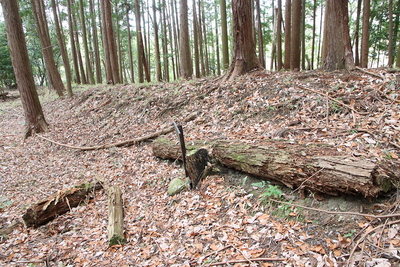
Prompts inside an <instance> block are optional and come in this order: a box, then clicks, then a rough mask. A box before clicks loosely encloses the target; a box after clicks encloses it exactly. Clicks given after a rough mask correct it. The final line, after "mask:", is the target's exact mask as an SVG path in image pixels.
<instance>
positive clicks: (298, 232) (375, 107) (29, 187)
mask: <svg viewBox="0 0 400 267" xmlns="http://www.w3.org/2000/svg"><path fill="white" fill-rule="evenodd" d="M370 71H371V72H373V73H375V74H376V75H377V76H373V75H370V74H366V73H364V72H360V71H356V72H352V73H347V72H330V73H325V72H304V73H302V72H297V73H293V72H279V73H270V72H267V71H257V72H253V73H251V74H249V75H246V76H243V77H240V78H239V79H237V80H236V81H234V82H227V83H223V84H219V83H218V82H219V81H218V80H217V79H215V78H209V79H201V80H194V81H188V82H184V81H180V82H175V83H169V84H154V85H142V86H137V85H116V86H111V85H102V86H96V87H77V88H75V90H76V94H75V96H74V97H73V98H70V99H68V98H64V99H53V100H52V99H51V98H52V94H49V93H48V92H47V91H46V90H44V91H42V92H41V94H42V102H43V103H44V104H43V106H44V112H45V115H46V119H47V121H48V122H49V124H50V131H49V132H47V133H45V134H43V136H45V137H46V138H50V139H52V140H55V141H57V142H59V143H64V144H68V145H74V146H82V147H84V146H95V145H102V144H108V143H113V142H118V141H124V140H129V139H134V138H137V137H141V136H145V135H147V134H149V133H152V132H155V131H158V130H161V129H163V128H165V127H169V126H171V124H172V123H173V122H174V121H175V122H181V121H183V120H184V118H185V117H186V116H187V115H189V114H191V113H193V112H196V113H197V116H196V118H195V119H194V120H193V121H191V122H188V123H184V124H183V127H184V130H185V135H186V141H187V142H190V140H196V139H210V140H211V139H243V140H249V141H251V140H259V139H270V138H278V139H287V140H293V142H299V143H326V144H330V145H334V146H335V147H336V148H337V149H338V151H342V152H343V153H348V154H353V155H354V156H360V155H363V156H368V157H374V158H375V159H376V160H377V161H386V162H387V163H388V166H390V167H391V168H393V166H398V165H396V164H398V157H399V155H400V139H399V136H400V135H399V132H400V123H399V121H400V96H399V92H400V91H399V89H398V88H397V86H398V85H397V80H396V78H395V75H396V73H390V72H389V71H387V70H384V69H382V70H370ZM379 76H381V78H379ZM13 94H16V92H12V95H13ZM22 114H23V112H22V108H21V106H20V104H19V99H11V100H7V101H5V102H4V101H3V102H0V136H1V138H0V154H1V161H0V229H1V228H2V229H3V230H4V229H5V228H6V227H8V226H10V225H11V224H12V223H13V222H16V221H19V220H21V217H22V215H23V214H24V210H25V209H26V207H27V206H28V205H30V204H31V203H34V202H35V201H38V200H40V199H43V198H45V197H46V196H49V195H51V194H52V193H55V192H57V190H60V189H63V188H67V187H71V186H74V185H77V184H80V183H82V182H84V181H94V180H96V179H98V178H99V177H102V178H103V179H105V180H106V181H107V182H108V183H109V184H110V185H113V184H115V185H118V186H120V187H121V189H122V191H123V198H124V207H125V229H126V238H127V240H128V243H127V244H125V245H122V246H115V247H112V248H108V247H107V237H106V235H107V229H106V228H107V196H106V194H105V192H104V191H100V192H98V193H97V194H96V195H95V197H94V199H93V200H92V201H91V202H90V203H88V204H86V205H82V206H79V207H78V208H73V209H72V210H71V212H69V213H67V214H65V215H62V216H60V217H58V218H57V219H55V220H54V221H52V222H50V223H48V224H47V225H45V226H42V227H40V228H38V229H31V228H26V227H25V226H24V225H22V224H18V225H17V226H16V228H15V229H14V230H13V232H12V233H11V234H8V235H3V236H0V242H1V248H0V266H3V265H4V266H15V265H16V266H27V265H29V264H31V265H33V266H117V265H119V266H201V265H207V264H213V263H216V262H226V261H233V262H232V265H235V264H236V265H235V266H250V265H251V266H317V263H318V262H320V264H321V265H318V266H342V265H343V264H344V263H346V262H347V260H348V259H349V257H350V256H351V258H352V260H353V261H355V266H361V265H362V264H367V263H368V262H369V263H368V264H371V265H369V266H374V264H376V263H378V262H380V263H382V264H387V265H382V266H397V264H398V263H399V261H398V253H397V250H398V248H399V246H400V236H399V234H398V230H399V227H400V226H399V225H398V223H392V221H395V220H397V219H399V218H398V217H395V218H392V219H380V220H377V219H371V218H366V217H363V216H355V215H338V214H334V215H328V214H327V215H325V214H323V213H322V212H319V211H311V210H306V209H300V208H297V207H295V206H284V205H281V204H276V203H272V202H270V201H268V198H267V197H264V198H263V197H259V195H260V194H262V193H264V192H266V191H268V192H271V191H272V190H273V189H274V188H275V187H273V186H272V185H270V184H268V183H263V182H261V181H258V180H256V179H255V178H254V177H248V176H246V175H244V174H240V173H236V172H233V171H229V170H223V172H222V173H221V174H220V175H214V176H211V177H208V178H207V179H206V180H205V181H204V182H203V185H202V189H201V190H199V191H194V192H189V191H186V192H183V193H181V194H180V195H176V196H174V197H170V196H168V195H167V193H166V191H167V187H168V183H169V181H171V180H172V179H173V178H175V177H182V176H183V175H184V173H183V171H182V168H181V167H180V166H179V164H178V163H173V162H168V161H164V160H161V159H157V158H155V157H153V156H152V151H151V143H150V142H144V143H139V144H137V145H133V146H129V147H118V148H116V147H113V148H109V149H101V150H94V151H79V150H76V149H70V148H67V147H63V146H58V145H54V144H52V143H49V142H47V141H44V140H43V139H41V138H39V137H38V136H35V137H32V138H29V139H28V140H25V141H22V140H21V133H22V129H23V126H24V125H23V124H24V119H23V116H22ZM167 137H168V138H171V139H176V134H175V133H170V134H168V135H167ZM246 177H247V178H246ZM397 178H398V177H397ZM280 190H282V191H283V197H282V198H281V200H284V201H295V202H296V203H297V202H299V203H300V204H303V205H307V206H310V207H316V208H319V209H325V210H330V211H353V212H373V213H375V214H377V212H382V213H383V212H386V213H387V212H392V213H399V212H398V211H397V210H398V208H397V204H398V203H397V202H396V199H395V195H393V194H394V193H395V192H391V193H390V194H389V195H388V196H387V197H391V196H392V199H384V200H381V199H379V200H372V202H371V201H367V200H364V199H362V198H361V197H349V196H345V197H341V198H332V197H327V198H324V199H323V200H320V201H318V200H317V199H314V198H313V196H312V195H311V196H309V198H307V199H306V200H299V197H298V194H297V192H294V193H293V192H291V191H290V190H287V189H285V188H283V187H280ZM393 196H394V198H393ZM375 203H376V204H379V205H375V206H374V204H375ZM378 214H379V213H378ZM385 222H386V223H387V224H386V225H383V223H385ZM374 227H377V228H376V229H374ZM366 231H369V232H370V234H369V235H365V236H364V234H365V233H366ZM0 233H1V232H0ZM352 238H354V240H353V239H352ZM360 247H362V248H363V249H362V250H361V249H360ZM353 248H355V251H354V252H353V251H352V249H353ZM266 258H275V260H271V259H270V261H267V260H266ZM241 261H243V262H241ZM46 264H47V265H46Z"/></svg>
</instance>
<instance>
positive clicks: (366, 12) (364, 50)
mask: <svg viewBox="0 0 400 267" xmlns="http://www.w3.org/2000/svg"><path fill="white" fill-rule="evenodd" d="M370 14H371V5H370V0H364V7H363V21H362V36H361V68H367V67H368V54H369V53H368V52H369V51H368V50H369V18H370Z"/></svg>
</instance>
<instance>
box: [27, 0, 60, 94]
mask: <svg viewBox="0 0 400 267" xmlns="http://www.w3.org/2000/svg"><path fill="white" fill-rule="evenodd" d="M31 4H32V10H33V15H34V17H35V21H36V26H37V31H38V34H39V39H40V43H41V44H42V53H43V57H44V62H45V64H46V68H47V73H48V75H49V81H50V85H51V86H52V87H53V88H54V89H55V90H56V92H57V94H58V95H59V96H62V95H63V91H64V84H63V82H62V80H61V76H60V73H59V72H58V70H57V66H56V62H55V61H54V55H53V47H52V45H51V42H50V35H49V28H48V25H47V19H46V12H45V9H44V3H43V0H31Z"/></svg>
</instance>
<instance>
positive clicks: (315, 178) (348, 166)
mask: <svg viewBox="0 0 400 267" xmlns="http://www.w3.org/2000/svg"><path fill="white" fill-rule="evenodd" d="M204 144H205V142H204V141H197V142H193V146H189V147H188V150H193V149H199V145H203V146H204ZM208 147H209V148H210V149H212V157H213V158H214V160H216V161H217V162H219V163H220V164H222V165H224V166H226V167H229V168H233V169H236V170H239V171H243V172H246V173H249V174H253V175H256V176H259V177H261V178H265V179H270V180H275V181H278V182H280V183H283V184H285V185H286V186H288V187H290V188H300V189H301V190H310V191H312V192H320V193H326V194H330V195H338V194H339V193H346V194H357V195H358V194H359V195H363V196H365V197H377V196H378V195H379V194H382V193H384V192H387V191H389V190H391V189H393V188H394V187H395V184H397V181H395V180H396V179H397V180H398V178H399V177H397V176H396V174H394V173H391V172H390V171H388V170H387V169H386V170H385V169H384V168H381V167H380V166H379V164H378V163H377V162H376V161H375V160H374V159H371V158H366V157H358V158H355V157H352V156H350V155H344V154H343V153H342V152H340V153H339V152H338V151H337V150H336V149H335V148H333V147H330V146H327V145H299V144H292V143H289V142H282V141H275V140H274V141H272V140H271V141H262V142H261V141H260V142H257V143H246V142H243V141H225V140H217V141H213V142H212V143H209V144H208ZM177 151H179V149H178V147H177V145H175V144H174V143H172V142H168V141H166V140H161V141H157V142H154V144H153V153H154V155H155V156H157V157H162V158H175V159H177V158H179V152H177Z"/></svg>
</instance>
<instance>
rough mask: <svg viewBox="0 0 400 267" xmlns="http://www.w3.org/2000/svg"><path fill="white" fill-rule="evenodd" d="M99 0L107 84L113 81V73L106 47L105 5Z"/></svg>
mask: <svg viewBox="0 0 400 267" xmlns="http://www.w3.org/2000/svg"><path fill="white" fill-rule="evenodd" d="M99 1H100V12H101V35H102V40H103V53H104V65H105V68H106V81H107V83H108V84H112V83H113V74H112V71H111V59H110V53H109V48H108V38H109V37H108V35H107V30H106V17H105V7H104V1H103V0H99Z"/></svg>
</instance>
